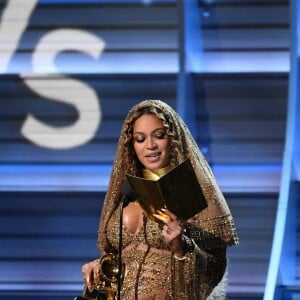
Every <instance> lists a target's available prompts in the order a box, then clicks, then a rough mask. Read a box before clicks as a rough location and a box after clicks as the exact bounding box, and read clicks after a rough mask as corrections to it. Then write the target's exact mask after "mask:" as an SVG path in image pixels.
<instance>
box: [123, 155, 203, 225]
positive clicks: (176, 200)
mask: <svg viewBox="0 0 300 300" xmlns="http://www.w3.org/2000/svg"><path fill="white" fill-rule="evenodd" d="M126 177H127V179H128V181H129V183H130V186H131V188H132V190H133V192H134V193H136V194H137V196H138V201H139V203H140V205H141V207H142V209H143V210H144V213H145V214H146V216H147V217H148V218H150V219H151V220H153V221H156V222H158V220H157V219H156V218H155V217H154V216H153V214H156V213H157V211H159V210H161V209H162V208H167V209H168V210H169V211H171V212H172V213H174V214H175V215H176V216H177V217H179V218H183V219H189V218H191V217H192V216H194V215H196V214H197V213H199V212H200V211H201V210H203V209H204V208H206V207H207V203H206V200H205V197H204V195H203V192H202V189H201V187H200V185H199V183H198V180H197V177H196V174H195V172H194V169H193V167H192V164H191V161H190V160H189V159H187V160H185V161H184V162H183V163H181V164H180V165H178V166H177V167H175V168H174V169H172V170H171V171H169V172H168V173H166V174H165V175H163V176H162V177H161V178H159V179H158V180H150V179H145V178H141V177H136V176H132V175H128V174H127V175H126Z"/></svg>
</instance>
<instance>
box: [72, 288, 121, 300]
mask: <svg viewBox="0 0 300 300" xmlns="http://www.w3.org/2000/svg"><path fill="white" fill-rule="evenodd" d="M114 298H115V297H114V296H112V295H111V294H110V293H107V292H101V291H97V290H93V291H91V292H89V291H88V290H87V289H86V290H85V293H84V295H83V296H78V297H75V298H74V300H110V299H114Z"/></svg>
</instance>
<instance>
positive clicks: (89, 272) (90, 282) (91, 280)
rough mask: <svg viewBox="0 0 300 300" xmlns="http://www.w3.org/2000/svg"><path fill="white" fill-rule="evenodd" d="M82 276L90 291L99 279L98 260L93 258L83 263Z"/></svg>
mask: <svg viewBox="0 0 300 300" xmlns="http://www.w3.org/2000/svg"><path fill="white" fill-rule="evenodd" d="M82 277H83V279H84V282H85V284H86V286H87V288H88V289H89V291H92V290H93V289H94V288H95V286H96V284H97V283H98V282H99V281H100V260H99V259H95V260H93V261H91V262H88V263H86V264H84V265H83V266H82Z"/></svg>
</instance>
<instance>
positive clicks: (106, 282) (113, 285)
mask: <svg viewBox="0 0 300 300" xmlns="http://www.w3.org/2000/svg"><path fill="white" fill-rule="evenodd" d="M99 263H100V278H101V280H100V281H99V282H98V283H97V284H96V286H95V287H94V289H93V290H92V291H90V290H89V289H88V287H87V286H86V285H85V286H84V289H83V294H82V296H80V297H75V299H74V300H115V299H116V294H117V292H118V273H119V270H118V257H117V256H116V255H113V254H106V255H103V256H102V257H101V258H100V262H99ZM123 271H124V268H122V273H123Z"/></svg>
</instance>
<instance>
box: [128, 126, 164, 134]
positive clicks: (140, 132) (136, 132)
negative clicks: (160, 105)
mask: <svg viewBox="0 0 300 300" xmlns="http://www.w3.org/2000/svg"><path fill="white" fill-rule="evenodd" d="M162 129H163V130H166V128H165V127H159V128H156V129H154V130H153V131H152V132H151V133H155V132H156V131H158V130H162ZM133 134H145V132H142V131H134V132H133Z"/></svg>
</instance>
